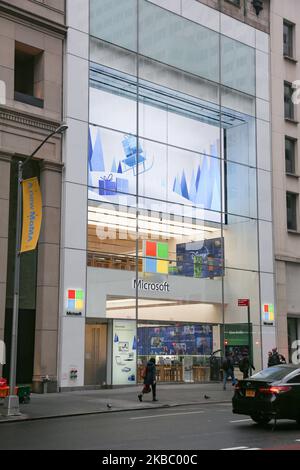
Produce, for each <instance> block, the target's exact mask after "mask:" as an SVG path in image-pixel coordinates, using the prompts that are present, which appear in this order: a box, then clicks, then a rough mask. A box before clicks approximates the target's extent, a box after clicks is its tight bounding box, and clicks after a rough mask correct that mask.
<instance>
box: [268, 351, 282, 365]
mask: <svg viewBox="0 0 300 470" xmlns="http://www.w3.org/2000/svg"><path fill="white" fill-rule="evenodd" d="M277 364H280V357H279V354H278V352H274V353H273V354H272V356H270V357H269V360H268V367H272V366H276V365H277Z"/></svg>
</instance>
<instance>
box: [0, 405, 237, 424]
mask: <svg viewBox="0 0 300 470" xmlns="http://www.w3.org/2000/svg"><path fill="white" fill-rule="evenodd" d="M223 403H231V400H226V401H210V402H207V401H205V402H194V403H174V404H171V405H154V406H143V407H139V408H136V407H135V408H118V409H115V410H111V409H110V410H102V411H85V412H79V413H76V412H74V413H66V414H59V415H50V416H49V415H47V416H34V417H30V416H27V415H26V414H24V415H23V414H21V416H19V417H15V416H14V417H12V418H4V419H0V425H1V424H8V423H20V422H22V423H24V422H26V421H42V420H47V419H59V418H72V417H73V416H89V415H98V414H104V413H120V412H121V411H123V412H127V411H140V410H151V409H152V410H153V409H162V408H175V407H179V406H193V405H194V406H195V405H216V404H223Z"/></svg>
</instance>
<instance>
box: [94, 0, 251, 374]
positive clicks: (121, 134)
mask: <svg viewBox="0 0 300 470" xmlns="http://www.w3.org/2000/svg"><path fill="white" fill-rule="evenodd" d="M90 9H91V11H90V18H91V19H90V34H91V38H90V116H89V121H90V125H89V150H88V167H89V172H88V175H89V176H88V178H89V179H88V187H89V190H88V197H89V201H88V214H89V217H88V247H87V248H88V270H89V272H90V273H91V274H90V278H91V284H92V283H94V285H96V284H97V285H99V288H98V291H97V301H96V299H95V309H94V313H93V315H94V316H96V315H97V316H99V317H101V318H106V319H108V320H109V319H110V320H113V321H114V322H119V323H118V328H119V329H120V325H121V323H120V322H122V321H123V322H124V328H125V330H126V332H127V333H126V334H127V336H128V335H129V333H128V331H129V330H130V331H131V333H130V334H131V337H126V340H124V338H121V337H120V334H119V333H118V331H119V330H118V331H117V330H113V332H112V338H113V355H114V357H113V358H112V364H113V365H112V369H114V367H118V368H119V369H118V370H119V373H118V374H115V375H114V372H113V373H112V376H113V380H114V381H115V383H128V381H135V380H141V371H142V368H143V365H144V364H145V363H146V362H147V360H148V359H149V358H150V357H151V356H155V358H156V363H157V370H158V375H159V380H161V381H186V382H190V381H205V380H210V379H216V378H219V375H218V370H215V369H214V368H213V367H212V364H216V363H218V361H212V356H211V354H212V353H213V352H214V351H217V350H221V352H222V353H224V347H225V346H224V345H225V343H226V345H227V346H226V347H227V348H229V349H231V350H232V351H233V352H234V353H235V357H236V359H237V360H238V356H239V355H240V354H242V352H243V351H244V350H248V349H249V345H248V344H247V343H246V342H245V340H244V339H241V340H240V344H239V342H238V341H233V340H231V339H229V340H227V339H226V335H227V333H226V329H224V324H225V323H226V324H228V325H229V326H232V328H231V330H233V331H237V336H236V338H238V337H239V336H238V334H239V333H238V332H239V330H241V329H243V328H244V327H245V324H246V323H247V319H246V318H247V317H246V312H245V311H244V310H241V308H238V307H237V299H238V298H249V299H251V309H252V316H251V323H252V325H251V330H252V335H253V342H254V343H253V344H254V345H255V344H257V342H259V338H260V321H259V312H260V308H259V300H258V299H259V275H258V274H259V266H258V242H257V238H258V235H257V234H258V228H257V227H258V221H257V176H256V173H257V169H256V150H255V149H256V136H255V105H254V103H255V59H254V58H255V54H254V52H255V51H254V49H252V48H250V47H248V46H246V45H244V44H242V43H239V42H237V41H234V40H232V39H230V38H227V37H225V36H222V35H220V34H218V33H216V32H215V31H211V30H209V29H208V28H205V27H203V26H201V25H199V24H196V23H194V22H192V21H189V20H187V19H186V18H183V17H181V16H179V15H177V14H174V13H171V12H169V11H167V10H165V9H163V8H161V7H158V6H157V5H154V4H152V3H151V2H148V1H146V0H138V1H137V0H123V1H122V2H111V1H110V0H90ZM91 284H89V283H88V289H89V288H90V285H91ZM96 303H97V305H96ZM87 316H89V312H87ZM126 322H127V323H126ZM128 322H129V323H128ZM130 322H131V323H130ZM129 324H130V325H131V326H132V324H134V327H135V328H136V331H135V332H134V331H133V329H132V328H131V327H129V326H128V325H129ZM126 325H127V326H126ZM239 325H243V328H242V326H239ZM246 327H247V325H246ZM231 333H232V331H231ZM124 334H125V333H124ZM126 334H125V336H126ZM232 336H233V337H234V335H232V334H231V336H230V338H231V337H232ZM242 336H243V338H244V336H245V335H242ZM128 338H129V339H128ZM254 349H255V348H252V351H253V350H254ZM256 349H257V348H256ZM256 353H257V351H256ZM126 358H127V359H126ZM133 358H134V359H135V360H136V362H137V368H136V369H133V367H132V364H129V365H128V364H127V365H126V363H125V362H126V360H130V359H133ZM254 359H255V360H260V358H259V353H257V356H256V357H255V358H254Z"/></svg>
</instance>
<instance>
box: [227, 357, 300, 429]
mask: <svg viewBox="0 0 300 470" xmlns="http://www.w3.org/2000/svg"><path fill="white" fill-rule="evenodd" d="M232 406H233V410H232V411H233V413H237V414H242V415H248V416H250V417H251V418H252V419H253V421H255V422H256V423H259V424H267V423H268V422H269V421H271V419H272V418H276V419H293V420H296V421H297V423H298V424H300V366H294V365H276V366H273V367H268V368H267V369H263V370H261V371H260V372H258V373H257V374H254V375H252V376H251V377H250V378H249V379H244V380H239V382H238V383H237V385H236V386H235V392H234V396H233V398H232Z"/></svg>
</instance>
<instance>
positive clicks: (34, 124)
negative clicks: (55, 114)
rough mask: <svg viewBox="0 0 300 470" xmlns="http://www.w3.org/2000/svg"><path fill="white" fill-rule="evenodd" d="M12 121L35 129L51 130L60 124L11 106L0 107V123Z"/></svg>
mask: <svg viewBox="0 0 300 470" xmlns="http://www.w3.org/2000/svg"><path fill="white" fill-rule="evenodd" d="M1 123H2V124H4V123H5V124H7V123H14V124H18V125H22V126H24V127H27V128H28V127H31V128H34V129H36V130H44V131H47V132H53V131H55V129H57V128H58V126H59V125H60V124H61V123H60V122H58V121H51V120H49V119H44V118H42V117H37V116H35V115H33V114H30V113H26V112H20V111H16V110H14V109H11V108H6V107H3V106H1V107H0V124H1Z"/></svg>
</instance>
